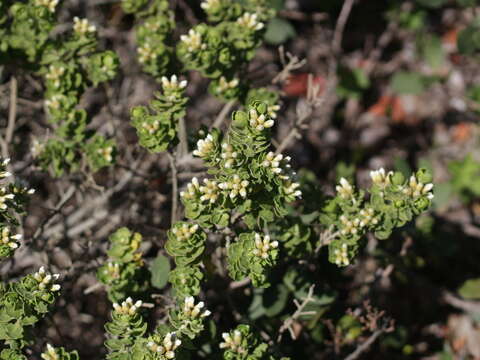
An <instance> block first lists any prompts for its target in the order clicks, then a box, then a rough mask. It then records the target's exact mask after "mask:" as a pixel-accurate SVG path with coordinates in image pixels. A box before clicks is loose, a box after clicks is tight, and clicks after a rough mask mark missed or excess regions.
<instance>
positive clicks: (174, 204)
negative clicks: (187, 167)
mask: <svg viewBox="0 0 480 360" xmlns="http://www.w3.org/2000/svg"><path fill="white" fill-rule="evenodd" d="M167 156H168V160H170V169H171V171H172V214H171V223H172V225H173V224H174V223H175V222H176V221H177V208H178V194H177V193H178V178H177V164H176V162H175V156H173V155H172V154H170V153H169V152H167Z"/></svg>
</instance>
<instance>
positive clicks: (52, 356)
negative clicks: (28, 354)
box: [40, 344, 60, 360]
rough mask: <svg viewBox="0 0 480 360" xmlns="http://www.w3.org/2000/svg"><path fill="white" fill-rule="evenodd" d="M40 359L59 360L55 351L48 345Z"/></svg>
mask: <svg viewBox="0 0 480 360" xmlns="http://www.w3.org/2000/svg"><path fill="white" fill-rule="evenodd" d="M40 357H41V358H42V359H43V360H59V359H60V357H59V356H58V354H57V351H56V350H55V348H54V347H53V346H52V345H50V344H47V349H46V350H45V351H44V352H43V353H42V354H41V355H40Z"/></svg>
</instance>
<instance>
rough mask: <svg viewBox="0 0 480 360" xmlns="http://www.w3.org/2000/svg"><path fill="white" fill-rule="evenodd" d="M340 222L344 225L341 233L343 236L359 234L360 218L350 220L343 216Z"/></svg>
mask: <svg viewBox="0 0 480 360" xmlns="http://www.w3.org/2000/svg"><path fill="white" fill-rule="evenodd" d="M340 221H341V223H342V225H343V228H342V230H341V231H340V232H341V234H342V235H357V234H358V229H359V228H360V227H361V226H360V219H359V218H355V219H353V220H349V219H348V218H347V217H346V216H345V215H342V216H340Z"/></svg>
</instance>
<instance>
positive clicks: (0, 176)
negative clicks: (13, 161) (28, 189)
mask: <svg viewBox="0 0 480 360" xmlns="http://www.w3.org/2000/svg"><path fill="white" fill-rule="evenodd" d="M9 163H10V158H6V159H5V160H3V161H2V165H3V166H4V167H6V166H7V165H8V164H9ZM11 175H12V174H11V173H9V172H8V171H0V180H1V179H5V178H7V177H9V176H11Z"/></svg>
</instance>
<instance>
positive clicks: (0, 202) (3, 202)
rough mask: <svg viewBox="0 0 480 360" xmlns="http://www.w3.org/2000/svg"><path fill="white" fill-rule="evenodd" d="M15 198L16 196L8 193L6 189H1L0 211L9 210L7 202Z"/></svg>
mask: <svg viewBox="0 0 480 360" xmlns="http://www.w3.org/2000/svg"><path fill="white" fill-rule="evenodd" d="M14 197H15V195H14V194H11V193H8V189H7V188H6V187H4V186H3V187H0V210H7V204H6V202H7V200H12V199H13V198H14Z"/></svg>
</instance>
